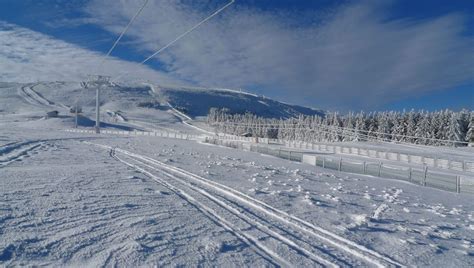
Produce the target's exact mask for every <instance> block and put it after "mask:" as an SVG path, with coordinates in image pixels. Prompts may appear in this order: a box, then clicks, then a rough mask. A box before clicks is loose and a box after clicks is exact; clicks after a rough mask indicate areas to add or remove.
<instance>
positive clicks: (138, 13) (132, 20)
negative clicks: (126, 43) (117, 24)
mask: <svg viewBox="0 0 474 268" xmlns="http://www.w3.org/2000/svg"><path fill="white" fill-rule="evenodd" d="M148 2H149V0H145V2H144V3H143V5H142V6H141V7H140V9H138V10H137V12H136V13H135V15H134V16H133V17H132V18H131V19H130V21H129V22H128V24H127V25H126V26H125V28H124V29H123V30H122V32H121V33H120V35H119V36H118V37H117V39H116V40H115V42H114V44H113V45H112V47H110V49H109V50H108V51H107V54H106V55H105V56H104V57H103V59H102V61H101V62H100V64H99V70H100V69H101V67H102V65H103V64H104V63H105V61H106V60H107V58H108V57H109V56H110V54H111V53H112V51H113V50H114V49H115V47H116V46H117V44H118V43H119V42H120V40H121V39H122V37H123V36H124V35H125V33H126V32H127V31H128V29H129V28H130V26H131V25H132V24H133V22H134V21H135V19H136V18H137V17H138V16H139V15H140V13H141V12H142V11H143V9H145V6H146V5H147V4H148ZM86 79H87V80H88V81H87V82H83V83H84V85H87V83H90V82H92V81H91V76H90V75H89V76H87V78H86ZM81 84H82V83H81ZM82 92H83V91H82ZM82 96H83V94H80V95H79V96H77V97H76V100H75V103H76V104H75V106H76V109H77V103H78V101H79V98H80V97H82Z"/></svg>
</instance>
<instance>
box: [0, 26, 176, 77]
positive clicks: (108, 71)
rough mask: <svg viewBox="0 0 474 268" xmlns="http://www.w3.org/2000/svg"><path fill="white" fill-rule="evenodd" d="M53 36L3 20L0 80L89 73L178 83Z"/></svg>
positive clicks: (143, 67) (150, 70) (85, 74)
mask: <svg viewBox="0 0 474 268" xmlns="http://www.w3.org/2000/svg"><path fill="white" fill-rule="evenodd" d="M102 60H103V55H102V54H100V53H96V52H92V51H89V50H86V49H83V48H80V47H78V46H76V45H73V44H69V43H66V42H64V41H61V40H58V39H55V38H52V37H50V36H47V35H44V34H41V33H38V32H35V31H32V30H29V29H26V28H22V27H19V26H16V25H13V24H9V23H6V22H1V21H0V81H10V82H32V81H38V80H41V81H55V80H59V81H81V80H83V79H86V76H87V75H88V74H105V75H111V76H116V75H119V74H122V73H123V72H130V75H129V76H127V77H129V78H133V77H135V78H142V79H150V80H152V81H163V82H166V83H176V80H174V79H172V78H171V77H169V76H168V75H166V74H164V73H162V72H159V71H156V70H153V69H150V68H148V67H146V66H139V65H138V64H136V63H132V62H127V61H123V60H118V59H115V58H109V59H108V60H106V61H105V62H104V64H103V65H102V67H101V68H100V69H99V65H100V62H101V61H102Z"/></svg>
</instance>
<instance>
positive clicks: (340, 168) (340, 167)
mask: <svg viewBox="0 0 474 268" xmlns="http://www.w3.org/2000/svg"><path fill="white" fill-rule="evenodd" d="M341 170H342V157H341V158H339V171H341Z"/></svg>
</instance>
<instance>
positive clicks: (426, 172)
mask: <svg viewBox="0 0 474 268" xmlns="http://www.w3.org/2000/svg"><path fill="white" fill-rule="evenodd" d="M427 175H428V166H426V165H425V172H424V175H423V186H426V176H427Z"/></svg>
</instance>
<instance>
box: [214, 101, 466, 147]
mask: <svg viewBox="0 0 474 268" xmlns="http://www.w3.org/2000/svg"><path fill="white" fill-rule="evenodd" d="M207 122H208V124H209V125H210V126H212V127H214V129H215V131H216V132H222V133H227V134H233V135H243V134H248V135H251V136H253V137H262V138H271V139H282V140H290V141H294V140H296V141H304V142H341V141H373V140H379V141H395V142H406V143H415V144H424V145H448V146H452V145H455V146H467V145H468V143H469V142H471V143H472V142H474V111H468V110H461V111H459V112H455V111H451V110H442V111H434V112H426V111H414V110H411V111H408V112H405V111H404V112H395V111H386V112H372V113H364V112H359V113H352V112H350V113H348V114H344V115H342V114H338V113H328V114H326V116H323V117H322V116H317V115H316V116H305V115H300V116H299V117H298V118H291V119H268V118H263V117H258V116H256V115H253V114H251V113H245V114H231V113H229V111H228V110H227V109H218V108H211V109H210V111H209V114H208V117H207Z"/></svg>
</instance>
